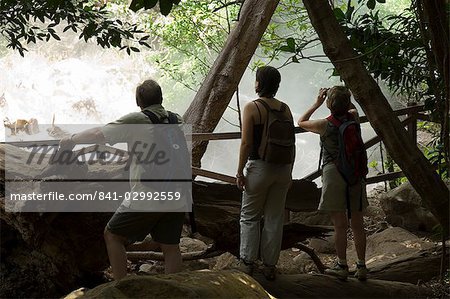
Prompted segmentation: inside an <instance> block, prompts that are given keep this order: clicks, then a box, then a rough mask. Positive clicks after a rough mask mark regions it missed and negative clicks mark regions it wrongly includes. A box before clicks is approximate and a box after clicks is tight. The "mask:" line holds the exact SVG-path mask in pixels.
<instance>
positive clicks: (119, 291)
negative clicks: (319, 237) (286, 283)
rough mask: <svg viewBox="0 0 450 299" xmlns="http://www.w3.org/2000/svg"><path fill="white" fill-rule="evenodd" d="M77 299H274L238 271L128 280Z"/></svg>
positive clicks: (78, 294)
mask: <svg viewBox="0 0 450 299" xmlns="http://www.w3.org/2000/svg"><path fill="white" fill-rule="evenodd" d="M65 298H67V299H69V298H70V299H75V298H105V299H106V298H108V299H109V298H273V297H272V296H271V295H270V294H269V293H267V292H266V291H265V290H264V289H263V288H262V287H261V285H260V284H259V283H258V282H256V281H255V280H254V279H253V278H251V277H250V276H248V275H246V274H243V273H241V272H238V271H217V272H216V271H209V270H202V271H195V272H189V273H186V272H181V273H177V274H170V275H152V276H128V277H126V278H124V279H122V280H120V281H114V282H109V283H105V284H102V285H99V286H97V287H96V288H94V289H92V290H89V291H87V292H84V291H82V290H77V291H74V292H72V293H71V294H69V295H67V296H66V297H65Z"/></svg>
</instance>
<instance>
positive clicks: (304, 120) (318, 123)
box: [297, 88, 328, 135]
mask: <svg viewBox="0 0 450 299" xmlns="http://www.w3.org/2000/svg"><path fill="white" fill-rule="evenodd" d="M327 90H328V89H327V88H321V89H320V91H319V95H318V96H317V99H316V102H315V103H314V104H313V105H312V106H311V107H310V108H309V109H308V110H306V112H305V113H304V114H303V115H302V116H300V118H299V119H298V121H297V123H298V125H299V127H300V128H302V129H305V130H306V131H309V132H313V133H316V134H320V135H322V134H323V133H325V131H326V128H327V120H326V119H318V120H309V118H310V117H311V115H312V114H313V113H314V112H315V111H316V110H317V109H318V108H319V107H320V106H322V104H323V102H325V99H326V97H327Z"/></svg>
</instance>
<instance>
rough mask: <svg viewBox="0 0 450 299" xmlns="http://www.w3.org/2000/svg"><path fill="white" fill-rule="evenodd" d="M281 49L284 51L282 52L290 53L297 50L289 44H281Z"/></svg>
mask: <svg viewBox="0 0 450 299" xmlns="http://www.w3.org/2000/svg"><path fill="white" fill-rule="evenodd" d="M279 50H280V51H282V52H288V53H294V52H295V49H292V48H291V47H289V46H281V47H280V48H279Z"/></svg>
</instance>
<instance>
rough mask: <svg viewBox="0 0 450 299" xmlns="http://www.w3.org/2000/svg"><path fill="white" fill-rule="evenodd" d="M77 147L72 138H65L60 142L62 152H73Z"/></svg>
mask: <svg viewBox="0 0 450 299" xmlns="http://www.w3.org/2000/svg"><path fill="white" fill-rule="evenodd" d="M74 146H75V142H73V140H72V136H70V137H64V138H62V139H61V140H60V141H59V148H60V149H62V150H70V151H71V150H72V149H73V148H74Z"/></svg>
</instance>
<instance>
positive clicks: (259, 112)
mask: <svg viewBox="0 0 450 299" xmlns="http://www.w3.org/2000/svg"><path fill="white" fill-rule="evenodd" d="M257 101H258V100H256V101H253V103H255V106H256V109H258V114H259V122H260V123H261V124H262V117H261V110H259V107H258V104H256V102H257Z"/></svg>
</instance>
